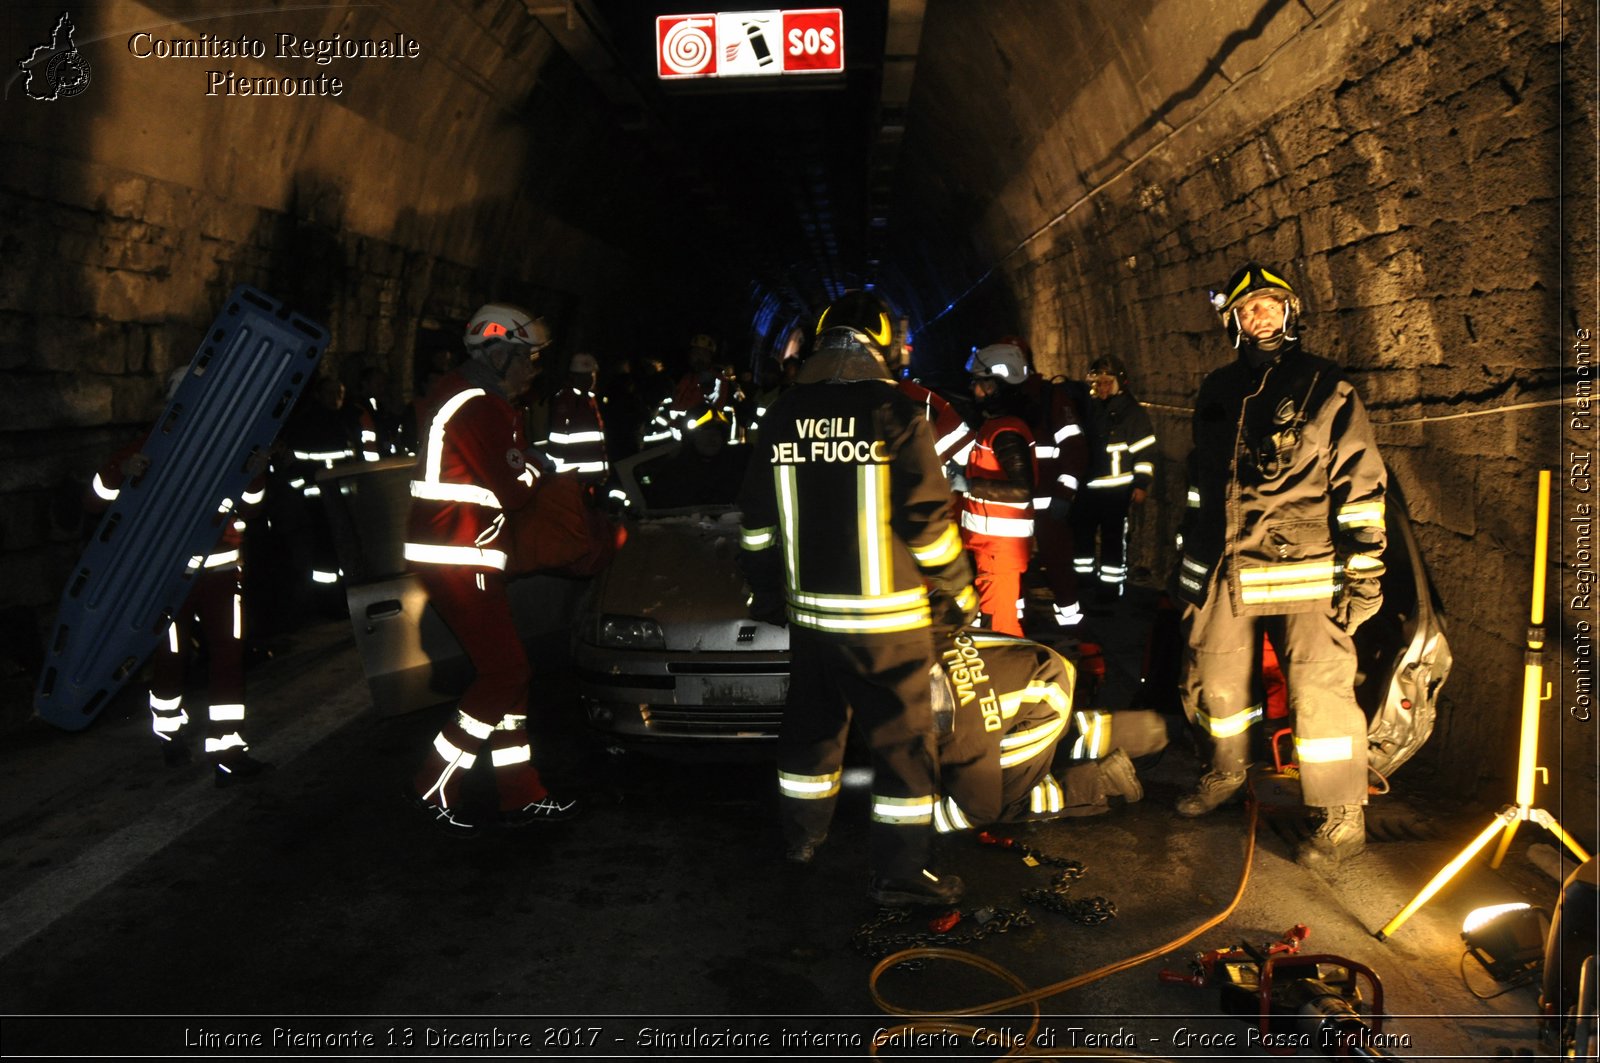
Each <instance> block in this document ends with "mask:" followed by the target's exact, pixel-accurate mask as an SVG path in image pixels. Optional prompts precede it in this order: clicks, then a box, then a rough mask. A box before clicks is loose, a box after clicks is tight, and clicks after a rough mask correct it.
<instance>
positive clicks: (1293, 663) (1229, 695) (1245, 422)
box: [1175, 262, 1385, 866]
mask: <svg viewBox="0 0 1600 1063" xmlns="http://www.w3.org/2000/svg"><path fill="white" fill-rule="evenodd" d="M1214 303H1215V305H1216V307H1217V310H1218V312H1219V314H1220V315H1221V317H1222V321H1223V324H1224V325H1225V326H1226V328H1227V330H1228V335H1229V337H1230V338H1231V339H1232V340H1233V343H1234V346H1235V347H1236V348H1237V350H1238V352H1239V356H1238V358H1236V359H1235V360H1234V361H1233V362H1231V363H1229V364H1228V365H1226V366H1223V367H1222V368H1221V369H1218V370H1215V371H1214V372H1212V373H1211V374H1210V375H1209V376H1207V377H1206V379H1205V381H1204V382H1203V383H1202V384H1201V385H1200V394H1199V396H1198V398H1197V399H1196V402H1195V414H1194V452H1193V454H1192V455H1191V457H1190V483H1189V497H1188V508H1187V510H1186V512H1185V519H1184V521H1183V526H1182V536H1183V538H1182V552H1181V557H1180V559H1179V565H1178V569H1177V572H1176V588H1175V589H1176V592H1177V594H1178V596H1179V597H1180V598H1181V599H1182V600H1183V601H1184V602H1186V603H1187V605H1188V608H1187V609H1186V610H1185V612H1186V623H1187V626H1188V645H1187V651H1186V655H1185V676H1184V680H1183V694H1184V708H1185V711H1186V712H1187V713H1188V714H1189V716H1190V718H1191V719H1193V720H1194V721H1195V722H1196V723H1197V724H1198V725H1199V727H1200V728H1201V729H1202V730H1203V731H1205V732H1206V733H1207V734H1208V735H1209V736H1210V738H1211V742H1212V745H1213V756H1212V763H1211V770H1210V771H1209V772H1207V773H1206V775H1205V776H1204V777H1203V778H1202V779H1201V780H1200V784H1199V786H1198V787H1197V788H1196V789H1195V791H1194V792H1193V793H1190V794H1188V795H1186V796H1185V797H1183V798H1180V799H1179V801H1178V812H1179V814H1181V815H1185V816H1198V815H1203V814H1205V813H1207V812H1210V811H1211V810H1212V809H1214V808H1216V807H1217V806H1218V805H1220V804H1222V803H1223V802H1224V801H1226V800H1228V799H1229V798H1231V797H1233V796H1234V795H1235V794H1236V793H1238V792H1239V790H1240V788H1241V787H1242V786H1243V785H1244V782H1245V769H1246V768H1247V766H1248V748H1249V735H1248V728H1249V725H1250V723H1251V722H1252V720H1253V719H1254V718H1255V716H1256V715H1258V713H1257V712H1252V711H1250V710H1249V709H1248V708H1247V706H1248V705H1249V704H1250V700H1251V699H1250V678H1251V671H1252V667H1253V662H1254V659H1255V649H1256V647H1257V646H1258V645H1259V644H1260V640H1261V634H1260V632H1259V630H1258V626H1257V622H1258V621H1259V620H1261V619H1263V618H1268V617H1270V618H1273V625H1272V627H1271V628H1270V629H1269V630H1270V631H1271V633H1272V638H1273V644H1274V646H1275V647H1276V649H1277V651H1278V656H1279V660H1280V661H1281V663H1282V667H1283V672H1284V678H1285V680H1286V682H1287V684H1288V688H1289V707H1290V710H1291V711H1292V713H1293V715H1294V747H1295V760H1296V761H1297V762H1298V764H1299V769H1300V780H1301V787H1302V791H1303V794H1304V799H1305V803H1306V804H1307V805H1311V806H1313V807H1317V808H1321V809H1323V810H1324V818H1323V821H1322V824H1321V826H1320V827H1319V828H1318V829H1317V831H1316V833H1315V834H1314V835H1313V836H1312V837H1311V838H1310V839H1309V840H1307V841H1306V842H1304V843H1302V844H1301V846H1300V847H1299V850H1298V852H1297V853H1296V859H1297V860H1299V861H1300V862H1301V863H1302V864H1305V865H1307V866H1315V865H1316V864H1318V863H1321V862H1327V861H1332V862H1337V861H1339V860H1341V859H1344V858H1345V857H1348V856H1351V855H1354V854H1355V853H1358V852H1360V851H1361V848H1362V846H1363V844H1364V841H1365V825H1364V821H1363V815H1362V805H1363V804H1364V803H1365V802H1366V795H1367V742H1366V731H1367V727H1366V718H1365V716H1364V715H1363V714H1362V711H1361V709H1360V707H1359V706H1358V705H1357V704H1356V699H1355V673H1356V653H1355V647H1354V643H1353V642H1352V641H1351V635H1352V634H1353V633H1354V632H1355V630H1356V627H1357V626H1358V625H1360V623H1361V622H1362V621H1363V620H1365V619H1366V618H1367V617H1368V616H1371V615H1372V613H1374V612H1376V611H1377V609H1378V606H1379V604H1380V603H1381V600H1382V599H1381V594H1380V590H1379V581H1378V577H1379V576H1381V575H1382V574H1383V570H1384V565H1383V561H1382V556H1381V555H1382V553H1383V548H1384V524H1383V516H1384V514H1383V509H1384V488H1385V473H1384V467H1383V461H1382V459H1381V458H1380V457H1379V455H1378V448H1377V444H1376V443H1375V442H1374V440H1373V436H1372V428H1371V426H1370V424H1369V423H1368V421H1367V413H1366V409H1365V408H1364V407H1363V405H1362V402H1361V397H1360V396H1359V395H1357V394H1356V390H1355V388H1354V387H1352V386H1351V384H1350V382H1349V381H1348V380H1346V379H1345V376H1344V373H1343V372H1341V371H1340V369H1339V367H1338V366H1336V365H1334V364H1333V363H1332V362H1330V361H1328V360H1326V359H1323V358H1318V357H1315V356H1314V355H1311V354H1309V353H1307V352H1306V351H1305V350H1304V349H1303V348H1302V346H1301V344H1300V342H1299V337H1298V336H1296V335H1295V332H1294V326H1295V319H1296V317H1297V315H1298V314H1299V311H1300V300H1299V298H1298V297H1297V296H1296V295H1295V293H1294V290H1293V288H1292V287H1291V286H1290V284H1289V282H1288V281H1287V280H1286V279H1285V278H1284V277H1283V275H1282V273H1280V272H1279V271H1277V270H1275V269H1269V268H1267V267H1264V266H1261V265H1258V264H1256V263H1254V262H1252V263H1249V264H1247V265H1245V266H1244V267H1243V268H1241V269H1240V270H1239V271H1238V272H1237V273H1235V274H1234V276H1233V277H1232V279H1231V280H1230V281H1229V282H1228V286H1227V288H1226V290H1225V291H1223V292H1220V293H1217V295H1216V296H1215V297H1214Z"/></svg>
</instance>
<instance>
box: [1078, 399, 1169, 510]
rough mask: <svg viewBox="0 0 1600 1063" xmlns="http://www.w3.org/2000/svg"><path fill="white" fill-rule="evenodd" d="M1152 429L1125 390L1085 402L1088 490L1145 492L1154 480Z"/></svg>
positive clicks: (1142, 409) (1153, 438)
mask: <svg viewBox="0 0 1600 1063" xmlns="http://www.w3.org/2000/svg"><path fill="white" fill-rule="evenodd" d="M1155 445H1156V434H1155V429H1153V428H1151V427H1150V415H1149V414H1148V413H1146V412H1145V410H1144V407H1143V406H1140V405H1139V404H1138V403H1137V402H1135V401H1134V398H1133V396H1132V395H1129V394H1128V393H1127V392H1126V391H1119V392H1117V393H1116V394H1115V395H1113V396H1111V397H1110V398H1109V399H1104V400H1102V399H1090V400H1089V483H1088V489H1089V490H1091V491H1104V490H1108V489H1113V488H1119V487H1137V488H1140V489H1144V490H1148V489H1149V487H1150V481H1151V480H1153V479H1154V478H1155V464H1154V462H1152V461H1151V460H1150V458H1151V455H1153V454H1154V453H1155V451H1154V449H1153V448H1154V447H1155Z"/></svg>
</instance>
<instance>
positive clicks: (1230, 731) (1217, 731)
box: [1194, 705, 1261, 738]
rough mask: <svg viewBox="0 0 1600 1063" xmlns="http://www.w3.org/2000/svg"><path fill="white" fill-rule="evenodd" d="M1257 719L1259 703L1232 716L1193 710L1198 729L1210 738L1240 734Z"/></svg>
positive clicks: (1258, 717) (1259, 715)
mask: <svg viewBox="0 0 1600 1063" xmlns="http://www.w3.org/2000/svg"><path fill="white" fill-rule="evenodd" d="M1259 719H1261V706H1260V705H1252V706H1250V707H1249V708H1248V709H1245V710H1244V711H1243V712H1236V713H1234V714H1233V715H1232V716H1212V715H1209V714H1208V713H1206V712H1205V711H1203V710H1199V709H1197V710H1195V714H1194V722H1195V723H1196V724H1198V725H1199V726H1200V730H1202V731H1204V732H1205V733H1206V734H1208V735H1210V736H1211V737H1212V738H1232V737H1233V736H1234V735H1242V734H1244V733H1245V732H1246V731H1248V730H1249V729H1250V725H1251V724H1253V723H1255V722H1256V721H1257V720H1259Z"/></svg>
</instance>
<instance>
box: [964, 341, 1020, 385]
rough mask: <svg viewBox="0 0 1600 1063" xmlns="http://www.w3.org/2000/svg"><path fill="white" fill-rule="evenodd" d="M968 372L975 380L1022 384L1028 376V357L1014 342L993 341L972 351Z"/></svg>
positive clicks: (968, 360)
mask: <svg viewBox="0 0 1600 1063" xmlns="http://www.w3.org/2000/svg"><path fill="white" fill-rule="evenodd" d="M967 374H968V375H969V376H971V377H972V379H974V380H995V381H998V382H1000V383H1002V384H1020V383H1022V381H1023V380H1024V379H1026V378H1027V376H1028V358H1027V356H1026V355H1024V354H1023V353H1022V348H1020V347H1018V346H1017V345H1016V344H1014V343H991V344H989V346H987V347H984V348H982V349H981V350H975V351H973V352H972V357H970V358H968V359H967Z"/></svg>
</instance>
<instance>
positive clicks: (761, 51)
mask: <svg viewBox="0 0 1600 1063" xmlns="http://www.w3.org/2000/svg"><path fill="white" fill-rule="evenodd" d="M843 71H844V11H843V10H842V9H840V8H837V7H826V8H805V9H801V10H797V11H782V10H777V9H773V10H766V11H721V12H713V13H708V14H699V15H662V16H660V17H658V18H657V19H656V73H657V75H658V76H660V77H661V78H663V79H665V80H674V79H681V78H717V77H772V76H777V75H780V74H838V73H842V72H843Z"/></svg>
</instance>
